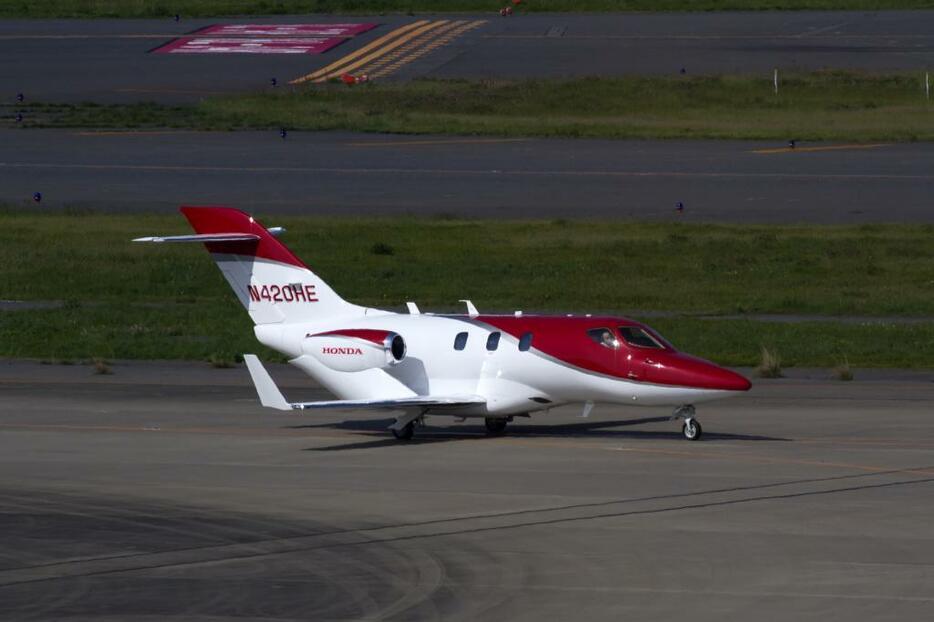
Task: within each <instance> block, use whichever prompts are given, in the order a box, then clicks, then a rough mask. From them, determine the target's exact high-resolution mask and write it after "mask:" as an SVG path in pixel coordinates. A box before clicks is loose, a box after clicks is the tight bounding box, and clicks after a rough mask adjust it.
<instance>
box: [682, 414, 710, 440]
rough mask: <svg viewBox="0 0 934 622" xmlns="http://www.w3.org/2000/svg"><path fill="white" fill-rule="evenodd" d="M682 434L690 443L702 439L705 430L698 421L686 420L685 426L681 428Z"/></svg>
mask: <svg viewBox="0 0 934 622" xmlns="http://www.w3.org/2000/svg"><path fill="white" fill-rule="evenodd" d="M681 433H682V434H684V438H686V439H688V440H689V441H696V440H697V439H699V438H700V437H701V434H703V433H704V429H703V428H702V427H701V424H700V421H698V420H697V419H693V418H692V419H685V420H684V425H683V426H681Z"/></svg>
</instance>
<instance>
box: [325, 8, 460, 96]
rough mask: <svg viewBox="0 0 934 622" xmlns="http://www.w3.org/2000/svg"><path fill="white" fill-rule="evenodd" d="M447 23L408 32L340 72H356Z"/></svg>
mask: <svg viewBox="0 0 934 622" xmlns="http://www.w3.org/2000/svg"><path fill="white" fill-rule="evenodd" d="M447 23H448V22H447V20H441V21H438V22H430V23H428V24H425V25H424V26H422V27H420V28H417V29H415V30H413V31H411V32H408V33H406V34H404V35H402V36H401V37H399V38H397V39H394V40H393V41H392V42H390V43H388V44H386V45H384V46H383V47H382V48H380V49H378V50H376V51H375V52H373V53H372V54H369V55H367V56H364V57H363V58H361V59H360V60H358V61H355V62H353V63H351V64H350V65H347V66H346V67H344V68H343V69H341V70H340V73H344V72H348V71H353V70H355V69H357V68H359V67H363V66H364V65H366V64H367V63H370V62H372V61H374V60H376V59H377V58H380V57H382V56H384V55H386V54H388V53H389V52H392V51H393V50H395V49H396V48H397V47H399V46H401V45H405V44H406V43H408V42H409V41H411V40H412V39H414V38H416V37H419V36H421V35H423V34H425V33H426V32H428V31H429V30H433V29H435V28H438V27H439V26H443V25H444V24H447ZM329 77H334V76H328V75H325V76H321V77H319V78H315V79H314V80H313V81H314V82H324V81H325V80H327V79H328V78H329Z"/></svg>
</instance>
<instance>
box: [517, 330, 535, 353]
mask: <svg viewBox="0 0 934 622" xmlns="http://www.w3.org/2000/svg"><path fill="white" fill-rule="evenodd" d="M531 347H532V333H525V334H524V335H522V337H521V338H520V339H519V351H520V352H528V351H529V348H531Z"/></svg>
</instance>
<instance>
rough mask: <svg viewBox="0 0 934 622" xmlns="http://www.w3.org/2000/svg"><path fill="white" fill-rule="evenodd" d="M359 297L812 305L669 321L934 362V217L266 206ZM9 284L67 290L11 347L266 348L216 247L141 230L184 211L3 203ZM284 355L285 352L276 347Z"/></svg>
mask: <svg viewBox="0 0 934 622" xmlns="http://www.w3.org/2000/svg"><path fill="white" fill-rule="evenodd" d="M258 216H259V217H260V218H262V219H263V221H264V222H265V223H266V224H267V225H284V226H286V227H287V228H288V230H289V232H288V234H287V236H286V238H285V241H286V243H287V244H288V245H289V246H290V247H291V248H293V250H295V252H296V253H297V254H298V255H299V256H300V257H303V258H304V259H306V261H307V262H308V263H309V265H311V266H312V267H313V269H314V270H315V271H316V272H318V273H319V275H320V276H321V277H322V278H324V279H326V280H327V281H328V282H329V283H330V284H331V285H332V286H333V287H334V288H335V289H336V290H337V291H338V292H340V293H341V294H342V295H343V296H345V297H346V298H348V299H350V300H352V301H354V302H357V303H360V304H364V305H371V306H378V307H383V308H389V309H397V310H401V309H402V308H403V303H404V302H405V301H406V300H415V301H417V302H418V303H419V305H420V306H421V307H422V308H423V309H424V310H436V311H445V310H447V311H450V310H457V311H460V310H461V306H460V305H459V304H458V303H457V302H456V301H457V300H459V299H460V298H471V299H473V300H474V302H475V303H476V304H477V305H478V306H479V307H480V308H481V309H482V310H486V311H492V310H500V311H505V312H511V311H512V310H514V309H517V308H518V309H523V310H525V311H526V312H532V311H545V312H567V311H576V312H584V311H593V312H610V313H623V314H627V313H632V314H633V315H635V316H637V317H638V312H639V310H652V311H658V310H662V311H674V312H679V313H683V314H700V313H704V314H749V313H780V314H811V315H822V316H827V320H826V321H821V322H802V323H763V322H753V321H749V320H745V319H738V320H737V319H713V320H708V319H699V318H695V317H683V318H653V319H650V320H649V323H650V324H651V325H653V326H656V327H658V328H659V329H660V330H662V331H663V333H666V334H667V336H668V337H669V338H671V339H672V340H673V341H674V342H675V343H676V344H677V345H679V346H680V347H682V348H684V349H686V350H688V351H691V352H694V353H696V354H699V355H701V356H706V357H709V358H713V359H715V360H718V361H720V362H723V363H726V364H732V365H751V364H754V363H755V362H756V361H757V360H758V356H759V352H760V348H761V347H762V346H767V347H769V348H770V349H774V350H777V351H778V352H779V353H780V354H781V356H782V359H783V361H784V362H785V364H786V365H806V366H832V365H835V364H837V363H839V360H842V358H843V357H844V356H845V357H847V358H848V360H849V362H850V364H852V365H853V366H855V367H886V366H898V367H929V366H934V352H932V351H930V349H929V348H919V347H918V344H920V343H931V342H932V340H934V322H927V321H922V322H920V323H904V324H903V323H898V322H889V323H882V324H865V325H861V324H853V323H845V322H838V321H834V316H838V315H858V316H894V317H926V316H934V306H932V304H931V296H930V292H931V290H932V287H934V245H932V244H931V239H932V234H934V227H932V226H898V225H863V226H845V227H840V226H835V227H791V226H767V225H762V226H758V225H755V226H754V225H749V226H746V225H742V226H741V225H697V224H686V223H679V222H672V223H651V224H650V223H632V222H618V221H613V222H580V221H573V222H568V221H563V220H558V221H515V222H512V221H469V220H449V219H443V218H439V219H420V220H416V219H390V218H378V219H373V218H368V219H358V218H352V219H334V218H315V217H294V216H289V217H283V218H263V217H262V215H261V214H259V215H258ZM0 226H2V228H3V231H4V234H5V235H4V238H5V239H4V244H3V245H2V246H0V266H2V267H0V291H2V292H3V297H4V298H8V299H19V300H33V301H47V300H59V301H65V302H64V305H63V306H61V307H59V308H54V309H33V310H28V311H6V312H0V356H19V357H36V358H50V359H74V358H94V357H102V358H169V359H172V358H178V359H210V358H212V357H215V358H218V359H221V360H227V359H232V358H233V357H234V356H235V355H236V354H238V353H242V352H245V351H246V352H249V351H254V350H257V345H256V343H255V341H254V340H253V336H252V330H251V328H252V327H251V325H250V322H249V319H248V318H247V316H246V314H245V313H244V312H243V311H242V309H241V308H240V307H239V303H238V302H237V301H236V299H235V298H234V296H233V294H232V293H231V292H230V290H229V288H228V287H227V284H226V282H225V281H224V280H223V278H222V277H221V275H220V273H219V272H218V271H217V269H216V267H215V266H214V265H212V264H213V262H211V261H210V259H209V258H208V257H207V255H206V254H205V252H204V250H203V249H201V248H195V247H192V246H181V245H180V246H171V245H170V246H163V247H158V248H156V247H152V246H148V245H135V244H131V243H130V242H129V240H130V239H131V238H133V237H138V236H141V235H147V234H154V233H156V234H171V233H184V232H187V226H186V224H185V223H184V221H183V219H182V218H181V217H180V216H179V215H174V214H169V215H152V214H144V215H140V214H134V215H102V214H95V213H87V212H81V213H76V214H62V213H48V212H42V213H31V212H28V211H20V210H12V209H8V210H7V211H4V212H0ZM264 354H266V355H269V354H270V353H268V352H264Z"/></svg>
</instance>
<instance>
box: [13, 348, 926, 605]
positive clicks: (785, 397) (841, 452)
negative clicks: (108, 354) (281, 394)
mask: <svg viewBox="0 0 934 622" xmlns="http://www.w3.org/2000/svg"><path fill="white" fill-rule="evenodd" d="M114 370H115V373H114V375H112V376H94V375H92V374H91V370H90V368H89V367H86V366H71V367H65V366H40V365H38V364H36V363H29V362H16V361H5V362H2V363H0V533H2V534H3V536H2V537H0V602H2V603H3V612H2V614H0V617H3V618H6V619H17V620H21V619H40V620H42V619H48V620H52V619H63V618H68V619H74V620H92V619H93V620H100V619H121V620H123V619H139V620H157V619H158V620H167V619H182V618H184V619H188V620H209V619H210V620H224V619H238V620H253V619H256V620H259V619H262V620H299V619H301V620H308V619H314V620H324V619H327V620H351V619H353V620H357V619H363V618H367V619H397V620H437V619H445V620H453V619H484V620H542V619H552V620H563V619H572V618H573V619H587V620H619V619H621V618H628V619H637V620H671V619H679V618H685V617H690V618H691V619H696V620H723V619H756V620H789V619H795V620H821V621H824V620H848V621H853V620H921V619H929V618H930V617H931V614H932V613H934V596H932V595H931V592H930V586H931V584H932V581H934V530H932V529H931V522H930V517H931V514H932V512H934V494H932V493H934V458H932V456H934V454H932V450H934V419H932V418H931V417H930V408H931V403H932V399H934V383H932V382H931V378H930V375H929V374H926V373H900V372H875V373H869V372H859V371H858V372H857V379H856V381H854V382H850V383H841V382H837V381H831V380H827V379H826V372H813V373H811V374H810V375H803V376H802V375H798V376H797V377H794V378H789V379H784V380H774V381H765V380H762V381H758V382H757V383H756V385H755V386H754V388H753V389H752V391H751V392H750V393H749V394H747V395H744V396H741V397H737V398H735V399H732V400H728V401H724V402H720V403H713V404H709V405H705V406H704V407H703V408H701V409H700V410H699V417H700V419H701V421H702V422H703V423H704V427H705V434H706V436H705V439H704V440H702V441H700V442H697V443H691V442H688V441H685V440H683V439H681V438H680V436H679V433H678V429H677V425H676V424H675V423H674V422H670V421H666V420H664V416H665V415H667V414H668V413H667V412H666V411H664V410H663V409H645V410H639V409H626V408H620V407H609V406H606V407H600V406H598V407H597V408H596V409H595V411H594V413H593V414H592V415H591V417H590V418H589V419H586V420H581V419H578V418H576V413H577V411H576V410H572V409H561V410H560V411H555V412H552V413H551V414H549V415H546V416H541V417H536V418H534V419H532V420H530V421H529V422H523V423H520V424H516V425H513V426H512V429H511V432H510V433H509V434H508V435H507V436H505V437H501V438H487V437H485V436H484V435H483V434H482V433H481V431H480V427H479V426H477V425H471V424H456V423H451V422H450V421H449V420H446V419H440V418H438V419H432V420H430V427H428V428H425V429H422V430H420V431H419V436H418V437H417V440H415V441H414V442H411V443H407V444H406V443H398V442H397V441H394V440H392V439H391V438H390V437H389V436H388V433H386V432H385V430H384V428H385V426H386V425H387V424H388V419H386V418H385V417H384V416H380V415H376V416H372V415H370V416H367V415H365V414H364V413H361V412H344V413H328V414H324V413H315V414H313V415H302V416H299V415H281V414H270V412H271V411H263V410H262V409H260V407H259V406H258V405H257V403H256V399H255V396H254V395H253V392H252V389H251V387H250V386H249V380H248V378H247V374H246V372H245V371H244V370H243V369H228V370H215V369H210V368H208V367H207V366H206V365H204V364H192V363H118V364H116V365H115V366H114ZM272 373H273V375H274V376H276V377H277V378H278V379H279V380H280V382H281V383H282V384H283V386H284V388H285V390H286V393H287V394H288V395H290V396H293V397H295V398H319V397H323V395H324V394H323V392H321V391H320V390H318V389H316V388H314V387H313V386H310V385H309V384H308V383H307V382H306V381H304V380H303V379H302V378H301V377H300V376H299V375H298V374H296V373H295V372H294V371H293V370H289V369H285V368H279V367H273V368H272Z"/></svg>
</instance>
